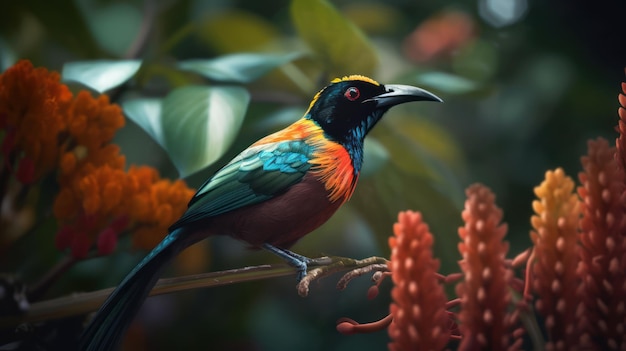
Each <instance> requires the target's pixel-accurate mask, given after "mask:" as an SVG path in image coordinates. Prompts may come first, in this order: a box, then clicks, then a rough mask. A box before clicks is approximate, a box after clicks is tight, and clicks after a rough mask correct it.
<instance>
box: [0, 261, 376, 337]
mask: <svg viewBox="0 0 626 351" xmlns="http://www.w3.org/2000/svg"><path fill="white" fill-rule="evenodd" d="M381 262H386V260H385V259H384V258H380V257H372V258H368V259H364V260H355V259H351V258H344V257H332V258H328V257H322V258H318V259H315V260H313V262H312V263H311V266H312V267H314V268H312V269H310V270H309V272H308V274H307V275H306V276H305V277H304V279H302V282H300V284H298V291H299V292H301V290H300V289H301V288H302V287H303V286H305V285H306V292H307V293H308V285H309V283H310V282H311V281H313V280H315V279H318V278H321V277H323V276H327V275H329V274H332V273H335V272H339V271H347V270H352V269H355V268H362V267H365V266H369V265H371V264H373V263H381ZM295 273H296V270H295V269H294V268H293V267H290V266H288V265H286V264H275V265H261V266H252V267H244V268H237V269H231V270H226V271H220V272H209V273H203V274H194V275H188V276H183V277H176V278H164V279H159V281H158V282H157V283H156V285H155V287H154V288H153V289H152V291H151V292H150V295H149V296H154V295H162V294H169V293H173V292H176V291H183V290H190V289H196V288H209V287H216V286H222V285H230V284H236V283H243V282H249V281H255V280H263V279H269V278H277V277H284V276H290V275H295ZM113 290H114V288H108V289H103V290H98V291H94V292H89V293H76V294H73V295H71V296H64V297H60V298H56V299H52V300H46V301H41V302H36V303H33V304H32V305H31V307H30V309H29V310H28V311H27V312H25V313H24V314H21V315H13V316H1V317H0V328H6V327H12V326H16V325H19V324H22V323H27V322H28V323H33V322H41V321H46V320H51V319H59V318H66V317H71V316H77V315H81V314H85V313H88V312H91V311H95V310H97V309H98V308H99V307H100V305H101V304H102V303H103V302H104V300H106V298H107V297H108V296H109V295H110V294H111V293H112V292H113ZM301 295H302V293H301ZM303 296H304V295H303Z"/></svg>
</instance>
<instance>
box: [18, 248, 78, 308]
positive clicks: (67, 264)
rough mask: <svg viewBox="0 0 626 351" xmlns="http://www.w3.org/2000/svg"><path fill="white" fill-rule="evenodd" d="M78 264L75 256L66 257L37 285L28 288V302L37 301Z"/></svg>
mask: <svg viewBox="0 0 626 351" xmlns="http://www.w3.org/2000/svg"><path fill="white" fill-rule="evenodd" d="M76 262H78V260H77V259H76V258H74V257H73V256H66V257H64V258H63V259H62V260H61V261H60V262H58V263H57V264H56V265H55V266H54V267H52V269H50V270H49V271H48V273H46V275H44V276H43V277H42V278H41V279H40V280H39V281H38V282H37V283H35V284H32V285H31V286H30V287H29V288H28V293H27V295H28V301H37V300H39V298H40V297H41V296H43V294H44V293H45V292H46V291H47V290H48V288H50V286H51V285H52V284H53V283H54V282H56V281H57V279H59V277H60V276H61V275H62V274H63V273H65V272H67V270H68V269H70V268H72V266H73V265H74V264H75V263H76Z"/></svg>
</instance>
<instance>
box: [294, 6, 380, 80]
mask: <svg viewBox="0 0 626 351" xmlns="http://www.w3.org/2000/svg"><path fill="white" fill-rule="evenodd" d="M291 18H292V20H293V22H294V25H295V27H296V29H297V31H298V34H299V35H300V37H301V38H302V39H303V40H304V41H305V42H306V43H307V44H308V45H309V47H310V48H311V49H313V51H314V52H315V53H316V54H317V55H318V56H319V57H320V58H321V59H322V61H323V62H324V64H325V65H326V69H327V70H328V71H329V73H330V74H331V75H334V76H342V75H347V74H363V75H369V74H371V73H372V72H373V71H374V69H375V68H376V65H377V64H378V57H377V56H376V51H375V50H374V48H373V46H372V45H371V43H370V42H369V40H368V39H367V38H366V37H365V35H364V34H363V33H362V32H361V31H360V30H359V29H358V28H357V27H356V26H355V25H354V24H353V23H352V22H350V21H348V20H347V19H346V18H345V17H344V16H342V15H341V14H340V13H339V12H338V11H337V9H335V7H334V6H333V5H332V4H331V3H329V2H328V1H325V0H293V1H292V2H291Z"/></svg>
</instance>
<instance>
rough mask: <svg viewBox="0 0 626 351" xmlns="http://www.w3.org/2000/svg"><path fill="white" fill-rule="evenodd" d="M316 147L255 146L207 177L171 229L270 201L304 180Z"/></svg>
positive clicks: (292, 143)
mask: <svg viewBox="0 0 626 351" xmlns="http://www.w3.org/2000/svg"><path fill="white" fill-rule="evenodd" d="M312 152H313V150H312V147H311V146H310V145H308V144H307V143H305V142H304V141H300V140H290V141H278V142H272V143H266V144H261V145H254V146H252V147H250V148H248V149H246V150H245V151H243V152H242V153H241V154H239V155H238V156H237V157H235V158H234V159H233V160H232V161H231V162H230V163H228V164H227V165H226V166H224V167H223V168H222V169H221V170H219V171H218V172H217V173H216V174H215V175H214V176H213V177H212V178H210V179H209V180H207V181H206V182H205V183H204V184H203V185H202V186H200V188H199V189H198V191H197V192H196V195H194V197H193V198H192V199H191V201H190V202H189V208H188V209H187V212H185V214H184V215H183V216H182V217H181V218H180V219H179V220H178V221H177V222H176V223H174V225H172V227H171V229H174V228H178V227H181V226H184V225H188V224H190V223H192V222H195V221H197V220H200V219H204V218H207V217H212V216H217V215H219V214H222V213H225V212H229V211H232V210H236V209H238V208H241V207H244V206H249V205H253V204H256V203H259V202H262V201H266V200H268V199H270V198H272V197H274V196H276V195H279V194H281V193H282V192H284V191H286V190H287V189H289V187H291V186H292V185H294V184H296V183H298V182H300V180H302V178H303V177H304V175H305V173H306V172H307V171H308V170H309V168H310V167H311V164H310V163H309V160H310V159H311V158H312V156H311V154H312Z"/></svg>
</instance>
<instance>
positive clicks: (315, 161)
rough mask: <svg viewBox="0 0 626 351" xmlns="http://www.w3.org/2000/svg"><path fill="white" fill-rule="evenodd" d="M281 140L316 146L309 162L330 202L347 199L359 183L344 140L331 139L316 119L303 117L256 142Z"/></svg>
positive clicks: (261, 143) (264, 142)
mask: <svg viewBox="0 0 626 351" xmlns="http://www.w3.org/2000/svg"><path fill="white" fill-rule="evenodd" d="M282 140H302V141H304V142H305V143H307V144H308V145H310V146H311V147H312V148H313V150H314V151H313V152H312V154H311V159H310V160H309V163H310V164H311V165H312V168H311V173H312V174H313V175H314V176H316V177H318V179H319V180H320V181H321V182H323V183H324V186H325V188H326V190H327V191H328V198H329V200H330V201H331V202H336V201H341V202H342V203H343V202H346V201H348V199H350V197H351V196H352V193H353V192H354V188H355V186H356V182H357V178H358V172H355V170H354V166H353V162H352V159H351V157H350V154H349V153H348V151H347V150H346V148H344V147H343V146H342V145H341V144H339V143H337V142H334V141H331V140H328V139H327V138H326V136H325V135H324V131H323V130H322V128H320V127H319V126H318V125H317V124H316V123H315V122H313V121H312V120H309V119H301V120H299V121H297V122H295V123H294V124H292V125H290V126H289V127H287V128H285V129H283V130H281V131H279V132H276V133H274V134H271V135H268V136H266V137H265V138H263V139H261V140H259V141H257V142H256V143H254V145H253V146H256V145H263V144H267V143H275V142H279V141H282Z"/></svg>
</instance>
